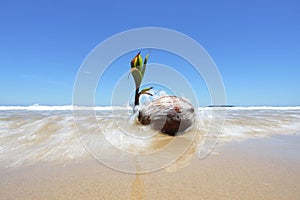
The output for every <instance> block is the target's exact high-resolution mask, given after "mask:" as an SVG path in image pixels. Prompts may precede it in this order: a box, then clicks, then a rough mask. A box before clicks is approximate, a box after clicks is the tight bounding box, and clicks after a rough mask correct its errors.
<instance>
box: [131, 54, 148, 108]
mask: <svg viewBox="0 0 300 200" xmlns="http://www.w3.org/2000/svg"><path fill="white" fill-rule="evenodd" d="M148 57H149V53H148V54H147V55H146V57H145V60H144V62H143V58H142V56H141V52H139V53H138V54H137V55H136V56H135V57H134V58H133V59H132V60H131V62H130V64H131V69H130V72H131V74H132V76H133V79H134V82H135V98H134V105H135V106H137V105H139V104H140V100H139V99H140V96H141V95H142V94H147V95H150V96H152V94H151V93H149V92H148V91H149V90H151V89H152V88H153V87H148V88H145V89H143V90H142V91H140V86H141V83H142V80H143V78H144V74H145V71H146V65H147V62H148Z"/></svg>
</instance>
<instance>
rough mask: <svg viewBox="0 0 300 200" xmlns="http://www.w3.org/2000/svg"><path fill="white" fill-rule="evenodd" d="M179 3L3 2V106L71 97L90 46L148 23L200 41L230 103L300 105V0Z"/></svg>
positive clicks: (50, 102) (67, 100)
mask: <svg viewBox="0 0 300 200" xmlns="http://www.w3.org/2000/svg"><path fill="white" fill-rule="evenodd" d="M176 2H177V1H175V0H172V1H161V0H160V1H156V0H152V1H121V0H119V1H113V0H109V1H30V0H29V1H10V0H3V1H1V3H0V34H1V37H0V67H1V73H0V105H30V104H36V103H38V104H46V105H54V104H55V105H65V104H71V103H72V92H73V83H74V80H75V77H76V73H77V71H78V69H79V67H80V65H81V63H82V62H83V60H84V59H85V57H86V56H87V55H88V54H89V52H90V51H91V50H92V49H93V48H94V47H96V45H98V44H99V43H100V42H101V41H103V40H105V39H106V38H108V37H110V36H111V35H113V34H116V33H119V32H121V31H125V30H128V29H132V28H138V27H147V26H155V27H165V28H170V29H174V30H177V31H180V32H182V33H184V34H186V35H188V36H190V37H192V38H194V39H195V40H196V41H197V42H198V43H200V44H201V45H202V46H203V47H204V48H205V49H206V50H207V52H208V53H209V54H210V56H211V57H212V58H213V60H214V61H215V63H216V65H217V66H218V68H219V71H220V73H221V75H222V78H223V81H224V84H225V88H226V93H227V104H233V105H246V106H247V105H275V106H280V105H300V90H299V88H300V37H299V35H300V2H299V1H297V0H280V1H276V0H268V1H266V0H261V1H256V0H251V1H240V0H236V1H232V0H227V1H216V0H211V1H201V0H197V1H196V0H195V1H178V2H181V3H176ZM128 67H129V63H128ZM108 102H109V101H107V98H106V97H105V96H103V98H100V99H99V101H97V104H99V105H105V104H107V103H108ZM208 104H209V102H208Z"/></svg>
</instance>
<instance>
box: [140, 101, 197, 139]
mask: <svg viewBox="0 0 300 200" xmlns="http://www.w3.org/2000/svg"><path fill="white" fill-rule="evenodd" d="M138 120H139V121H140V123H141V124H144V125H148V124H149V125H150V126H151V127H152V128H153V129H155V130H160V131H161V132H163V133H166V134H168V135H171V136H175V135H178V134H181V133H183V132H184V131H185V130H186V129H187V128H189V127H190V126H191V125H192V124H193V123H194V120H195V110H194V108H193V106H192V105H191V104H190V103H189V102H187V101H186V100H184V99H182V98H180V97H176V96H163V97H160V98H158V99H155V100H153V101H151V102H149V103H148V104H147V105H145V106H143V107H142V108H141V109H140V111H139V115H138Z"/></svg>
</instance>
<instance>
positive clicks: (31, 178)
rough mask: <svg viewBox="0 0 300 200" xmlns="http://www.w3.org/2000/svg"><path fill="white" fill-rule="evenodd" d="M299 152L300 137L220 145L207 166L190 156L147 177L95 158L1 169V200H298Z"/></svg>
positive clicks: (299, 192)
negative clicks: (124, 171) (119, 169)
mask: <svg viewBox="0 0 300 200" xmlns="http://www.w3.org/2000/svg"><path fill="white" fill-rule="evenodd" d="M299 152H300V136H295V135H290V136H273V137H268V138H261V139H247V140H244V141H236V142H222V143H218V144H217V146H216V148H215V149H214V151H213V153H211V154H210V155H209V156H208V157H206V158H205V159H203V160H199V159H198V158H197V156H196V155H194V156H192V157H191V155H186V158H182V159H181V161H179V162H177V163H175V164H174V165H173V166H170V167H169V168H167V169H163V170H160V171H158V172H153V173H149V174H126V173H121V172H118V171H115V170H112V169H110V168H108V167H105V166H103V165H102V164H101V163H99V162H98V161H96V160H94V159H92V158H90V159H86V160H73V161H71V162H68V163H64V164H62V163H60V164H59V163H57V164H53V163H52V164H51V163H41V164H36V165H34V166H29V167H18V168H1V169H0V170H1V172H0V199H298V198H299V197H300V170H299V169H300V153H299ZM189 158H191V160H190V162H186V160H189ZM182 160H183V161H182ZM180 162H186V163H185V165H182V163H180ZM183 166H184V167H183Z"/></svg>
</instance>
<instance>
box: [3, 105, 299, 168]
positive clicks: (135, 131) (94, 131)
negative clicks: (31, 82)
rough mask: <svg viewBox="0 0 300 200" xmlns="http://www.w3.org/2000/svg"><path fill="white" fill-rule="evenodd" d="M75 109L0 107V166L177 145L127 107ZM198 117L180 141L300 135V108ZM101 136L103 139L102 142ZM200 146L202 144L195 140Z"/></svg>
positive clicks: (219, 111) (206, 111)
mask: <svg viewBox="0 0 300 200" xmlns="http://www.w3.org/2000/svg"><path fill="white" fill-rule="evenodd" d="M73 109H74V107H73V106H39V105H33V106H2V107H0V163H3V164H4V165H5V166H7V167H13V166H20V165H31V164H34V163H38V162H65V161H68V160H76V159H81V158H86V157H90V156H91V155H90V151H89V148H95V149H99V151H103V150H104V151H105V149H106V148H107V149H109V148H110V147H109V145H112V146H114V147H115V148H117V149H120V150H123V151H124V152H127V153H134V154H139V153H140V154H143V153H149V152H150V153H151V152H155V151H158V150H160V149H161V148H162V146H163V145H164V144H165V143H168V142H170V141H172V140H173V137H170V136H167V135H163V134H161V133H160V132H159V131H154V130H152V129H151V128H150V127H149V126H142V125H139V124H138V123H137V121H136V119H135V118H134V117H132V109H131V108H128V107H95V108H91V109H92V113H93V115H90V114H85V113H84V110H85V109H84V108H83V109H82V111H83V112H82V114H78V113H77V114H74V111H73ZM77 110H80V109H78V108H77ZM89 113H91V112H89ZM196 116H197V119H196V122H195V124H194V126H193V127H191V128H190V129H189V130H187V132H186V133H185V134H183V136H182V137H186V138H185V139H188V140H190V141H193V140H195V138H199V137H198V136H201V138H202V139H203V138H205V137H211V136H212V135H213V137H217V139H218V141H219V142H225V141H231V140H242V139H247V138H256V137H269V136H272V135H275V134H299V133H300V107H230V108H210V107H207V108H199V109H198V110H197V112H196ZM213 121H215V122H218V121H219V122H220V123H219V127H220V128H219V129H218V132H217V133H216V132H214V133H211V131H212V130H213V129H212V127H214V124H213ZM124 133H125V134H124ZM100 135H101V136H103V135H104V136H105V137H102V139H99V136H100ZM103 138H104V139H105V140H103ZM162 141H163V142H162ZM197 142H199V143H200V142H201V141H200V140H197V139H196V140H195V143H197ZM196 146H197V144H196ZM111 153H112V154H113V152H111Z"/></svg>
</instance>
